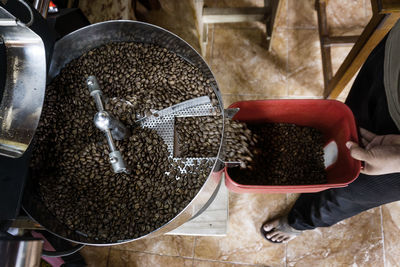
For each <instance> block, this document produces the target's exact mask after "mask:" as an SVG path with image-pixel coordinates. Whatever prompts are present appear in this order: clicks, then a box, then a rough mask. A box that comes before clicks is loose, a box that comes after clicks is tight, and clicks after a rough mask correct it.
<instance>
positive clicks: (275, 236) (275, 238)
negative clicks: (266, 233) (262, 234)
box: [271, 233, 279, 242]
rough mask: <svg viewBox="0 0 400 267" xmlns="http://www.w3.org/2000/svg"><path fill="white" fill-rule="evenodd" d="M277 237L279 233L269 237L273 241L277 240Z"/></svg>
mask: <svg viewBox="0 0 400 267" xmlns="http://www.w3.org/2000/svg"><path fill="white" fill-rule="evenodd" d="M278 237H279V233H276V234H274V235H273V236H272V237H271V240H272V241H274V242H275V241H276V240H278Z"/></svg>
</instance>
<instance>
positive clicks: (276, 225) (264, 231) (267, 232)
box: [261, 217, 301, 243]
mask: <svg viewBox="0 0 400 267" xmlns="http://www.w3.org/2000/svg"><path fill="white" fill-rule="evenodd" d="M300 233H301V231H298V230H296V229H294V228H292V227H291V226H290V225H289V224H288V223H287V218H286V217H280V218H277V219H274V220H270V221H267V222H266V223H265V224H264V225H263V226H262V227H261V235H262V236H263V237H264V238H265V239H266V240H268V241H270V242H272V243H283V242H288V241H290V240H292V239H294V238H295V237H296V236H298V235H299V234H300Z"/></svg>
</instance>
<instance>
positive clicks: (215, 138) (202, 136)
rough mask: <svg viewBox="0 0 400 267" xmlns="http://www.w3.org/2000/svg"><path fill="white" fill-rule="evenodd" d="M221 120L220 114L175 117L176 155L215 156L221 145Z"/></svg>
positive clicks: (192, 156) (188, 156)
mask: <svg viewBox="0 0 400 267" xmlns="http://www.w3.org/2000/svg"><path fill="white" fill-rule="evenodd" d="M221 120H222V119H221V117H220V116H204V117H202V116H201V117H177V118H175V131H176V133H177V137H178V138H177V143H178V146H177V149H176V151H175V154H176V155H177V157H182V158H208V157H216V156H217V155H218V149H219V147H220V145H221V134H222V125H221Z"/></svg>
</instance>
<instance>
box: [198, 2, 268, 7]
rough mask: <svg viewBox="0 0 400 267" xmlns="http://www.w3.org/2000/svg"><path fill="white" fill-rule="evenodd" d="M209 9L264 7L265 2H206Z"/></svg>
mask: <svg viewBox="0 0 400 267" xmlns="http://www.w3.org/2000/svg"><path fill="white" fill-rule="evenodd" d="M204 5H205V6H208V7H263V6H264V0H204Z"/></svg>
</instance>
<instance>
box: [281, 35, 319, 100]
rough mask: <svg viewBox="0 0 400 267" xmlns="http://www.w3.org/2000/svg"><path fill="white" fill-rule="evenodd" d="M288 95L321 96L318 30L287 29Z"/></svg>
mask: <svg viewBox="0 0 400 267" xmlns="http://www.w3.org/2000/svg"><path fill="white" fill-rule="evenodd" d="M288 50H289V52H288V92H289V96H304V97H321V96H322V94H323V74H322V63H321V51H320V44H319V36H318V31H317V30H315V29H296V30H288Z"/></svg>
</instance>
